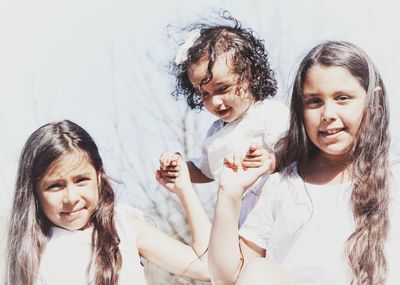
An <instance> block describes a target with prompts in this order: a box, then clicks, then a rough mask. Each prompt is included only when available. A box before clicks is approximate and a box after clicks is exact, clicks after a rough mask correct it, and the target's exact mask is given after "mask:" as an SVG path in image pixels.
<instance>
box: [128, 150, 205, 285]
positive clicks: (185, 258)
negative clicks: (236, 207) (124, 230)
mask: <svg viewBox="0 0 400 285" xmlns="http://www.w3.org/2000/svg"><path fill="white" fill-rule="evenodd" d="M173 164H175V166H176V169H177V171H178V172H179V174H178V175H177V176H176V178H175V179H174V180H173V182H171V181H168V180H165V179H164V178H163V177H162V176H161V174H160V171H159V170H158V171H157V174H156V177H157V180H158V181H159V183H160V184H161V185H163V186H164V187H165V188H166V189H167V190H168V191H170V192H172V193H175V194H176V195H177V196H178V198H179V200H180V202H181V204H182V206H183V208H184V212H185V216H186V218H187V220H188V223H189V226H190V229H191V232H192V243H191V245H190V246H189V245H186V244H183V243H182V242H179V241H177V240H175V239H173V238H171V237H169V236H168V235H166V234H164V233H163V232H161V231H159V230H157V229H156V228H154V227H153V226H151V225H149V224H147V223H145V222H144V221H136V222H135V223H136V225H135V227H136V228H137V229H138V230H137V232H138V236H137V246H138V249H139V252H140V254H141V255H142V256H143V257H144V258H146V259H147V260H149V261H150V262H153V263H155V264H156V265H158V266H160V267H161V268H163V269H165V270H167V271H169V272H172V273H174V274H178V275H182V276H187V277H190V278H194V279H201V280H208V279H209V274H208V267H207V248H208V240H209V236H210V230H211V224H210V221H209V219H208V216H207V214H206V213H205V211H204V209H203V207H202V205H201V202H200V200H199V199H198V197H197V195H196V193H195V191H194V189H193V187H192V184H191V182H190V178H189V170H188V168H187V166H186V163H185V162H184V161H183V160H182V159H181V157H180V156H176V157H175V162H174V163H173Z"/></svg>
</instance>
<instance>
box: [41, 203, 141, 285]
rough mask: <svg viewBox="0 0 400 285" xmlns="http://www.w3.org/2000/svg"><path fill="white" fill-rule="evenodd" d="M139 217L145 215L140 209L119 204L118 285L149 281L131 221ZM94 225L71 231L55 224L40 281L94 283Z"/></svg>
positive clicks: (77, 284) (57, 284) (59, 284)
mask: <svg viewBox="0 0 400 285" xmlns="http://www.w3.org/2000/svg"><path fill="white" fill-rule="evenodd" d="M128 216H129V218H130V219H132V217H136V218H139V219H143V214H142V213H141V211H139V210H137V209H134V208H130V207H128V206H118V207H116V210H115V221H116V227H117V231H118V235H119V237H120V240H121V243H120V245H119V249H120V252H121V255H122V267H121V270H120V273H119V283H118V284H119V285H125V284H126V285H128V284H135V285H146V281H145V277H144V272H143V268H142V266H141V265H140V259H139V253H138V249H137V247H136V234H135V230H134V228H133V226H132V223H130V222H128V221H127V217H128ZM92 232H93V229H92V228H88V229H85V230H83V231H80V230H77V231H69V230H65V229H62V228H59V227H53V228H52V235H51V238H50V239H49V241H48V243H47V246H46V248H45V251H44V253H43V255H42V259H41V263H40V268H39V276H38V279H37V283H36V284H37V285H64V284H65V285H67V284H68V285H71V284H74V285H88V284H94V272H93V268H91V269H90V273H89V274H87V271H88V265H89V262H90V258H91V238H92Z"/></svg>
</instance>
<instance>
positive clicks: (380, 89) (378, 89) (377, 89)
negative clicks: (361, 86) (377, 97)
mask: <svg viewBox="0 0 400 285" xmlns="http://www.w3.org/2000/svg"><path fill="white" fill-rule="evenodd" d="M379 91H382V88H381V87H380V86H376V87H375V89H374V92H379Z"/></svg>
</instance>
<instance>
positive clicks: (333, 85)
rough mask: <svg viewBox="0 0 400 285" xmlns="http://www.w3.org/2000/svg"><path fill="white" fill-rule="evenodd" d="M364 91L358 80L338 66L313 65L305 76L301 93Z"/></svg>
mask: <svg viewBox="0 0 400 285" xmlns="http://www.w3.org/2000/svg"><path fill="white" fill-rule="evenodd" d="M360 89H362V90H364V88H363V87H362V85H361V82H360V80H359V79H358V78H357V77H355V76H353V75H352V74H351V73H350V71H348V70H347V69H345V68H343V67H340V66H325V65H320V64H317V65H313V66H311V67H310V68H309V69H308V70H307V72H306V75H305V78H304V85H303V92H304V93H308V92H310V93H312V92H321V91H325V92H334V91H338V90H354V91H360Z"/></svg>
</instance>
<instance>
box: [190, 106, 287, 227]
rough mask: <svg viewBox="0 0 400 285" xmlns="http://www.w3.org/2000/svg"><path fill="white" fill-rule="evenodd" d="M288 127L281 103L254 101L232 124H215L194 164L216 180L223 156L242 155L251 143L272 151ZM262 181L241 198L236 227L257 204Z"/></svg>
mask: <svg viewBox="0 0 400 285" xmlns="http://www.w3.org/2000/svg"><path fill="white" fill-rule="evenodd" d="M288 127H289V110H288V108H287V107H286V106H285V105H284V104H282V103H280V102H278V101H272V100H263V101H259V102H256V103H255V104H254V105H252V106H251V107H250V108H249V109H248V110H247V112H246V113H245V114H243V115H242V116H241V117H240V118H239V119H237V120H235V121H233V122H230V123H225V122H223V121H222V120H217V121H215V122H214V123H213V124H212V126H211V127H210V129H209V130H208V132H207V135H206V138H205V139H204V142H203V146H202V155H201V157H200V158H199V159H197V160H193V163H194V164H195V165H196V166H197V167H198V168H199V169H200V170H201V172H202V173H203V174H204V175H206V176H207V177H209V178H211V179H213V180H218V179H219V175H220V172H221V169H222V166H223V161H224V158H225V156H226V155H228V154H231V153H240V154H243V155H244V154H245V153H246V152H247V150H248V149H249V147H250V145H251V144H255V145H258V146H263V147H264V148H265V149H267V150H268V151H270V152H273V149H274V146H275V144H276V142H277V141H278V140H279V139H281V138H283V137H284V136H286V133H287V129H288ZM264 182H265V180H263V181H259V182H257V184H256V185H254V186H253V187H252V188H251V189H250V190H249V191H248V192H247V195H246V196H245V197H244V200H243V202H242V208H241V213H240V220H239V226H240V225H241V224H242V223H243V222H244V220H245V219H246V217H247V215H248V213H249V212H250V211H251V210H252V209H253V207H254V205H255V204H256V202H257V200H258V197H259V195H260V191H261V189H262V185H263V184H264Z"/></svg>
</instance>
